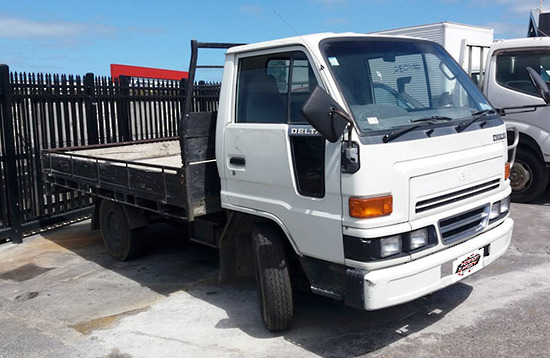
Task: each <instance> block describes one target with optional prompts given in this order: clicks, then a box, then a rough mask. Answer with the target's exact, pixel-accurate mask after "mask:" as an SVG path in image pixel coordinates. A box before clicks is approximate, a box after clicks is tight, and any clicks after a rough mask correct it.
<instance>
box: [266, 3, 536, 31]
mask: <svg viewBox="0 0 550 358" xmlns="http://www.w3.org/2000/svg"><path fill="white" fill-rule="evenodd" d="M541 2H542V0H541ZM541 6H542V5H541ZM273 13H274V14H275V15H277V17H278V18H279V19H280V20H281V21H282V22H283V23H284V24H285V25H286V26H288V28H289V29H290V31H292V32H294V34H296V35H297V36H300V34H299V33H298V32H297V31H296V30H295V29H294V28H293V27H292V26H290V24H289V23H288V22H287V21H286V20H285V19H283V17H282V16H281V15H279V13H278V12H277V10H273Z"/></svg>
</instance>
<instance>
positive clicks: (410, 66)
mask: <svg viewBox="0 0 550 358" xmlns="http://www.w3.org/2000/svg"><path fill="white" fill-rule="evenodd" d="M420 70H422V66H421V65H419V64H418V63H416V62H412V63H406V64H404V65H395V66H394V67H393V73H404V72H409V71H420Z"/></svg>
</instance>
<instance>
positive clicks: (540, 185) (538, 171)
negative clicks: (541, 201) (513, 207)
mask: <svg viewBox="0 0 550 358" xmlns="http://www.w3.org/2000/svg"><path fill="white" fill-rule="evenodd" d="M510 183H511V185H512V200H514V201H515V202H518V203H526V202H530V201H532V200H534V199H536V198H537V197H539V196H540V195H541V194H542V192H543V191H544V190H545V189H546V185H547V184H548V172H547V171H546V167H545V165H544V163H543V162H542V161H541V160H540V159H539V158H538V156H537V155H536V154H535V153H533V152H531V151H529V150H525V149H524V148H518V150H517V154H516V160H515V162H514V165H513V166H512V168H511V170H510Z"/></svg>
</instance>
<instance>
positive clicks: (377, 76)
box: [321, 38, 491, 134]
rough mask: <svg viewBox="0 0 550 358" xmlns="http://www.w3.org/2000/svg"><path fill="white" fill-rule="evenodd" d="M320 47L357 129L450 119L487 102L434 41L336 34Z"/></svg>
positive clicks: (374, 129)
mask: <svg viewBox="0 0 550 358" xmlns="http://www.w3.org/2000/svg"><path fill="white" fill-rule="evenodd" d="M321 50H322V51H323V54H324V56H325V58H326V61H327V63H328V64H329V65H330V68H331V71H332V73H333V75H334V77H335V79H336V81H337V84H338V85H339V87H340V90H341V91H342V93H343V96H344V98H345V100H346V102H347V104H348V107H349V109H350V110H351V114H352V117H353V119H354V121H355V124H356V126H357V128H358V130H359V132H361V133H362V134H370V133H376V132H378V133H380V132H386V131H388V130H391V131H395V130H396V129H399V128H401V127H406V126H411V124H414V123H423V122H426V123H428V124H437V123H442V125H444V124H443V123H445V124H449V123H452V124H455V125H456V122H458V121H464V120H465V119H469V118H472V116H473V115H476V114H478V113H480V112H481V111H484V110H488V109H490V108H491V106H490V105H489V104H488V103H487V101H486V99H485V98H484V97H483V95H482V94H481V93H480V92H479V90H478V89H477V87H476V86H475V85H474V84H473V83H472V81H471V80H470V79H469V78H468V76H467V75H466V74H465V73H464V71H462V69H461V68H460V67H459V66H458V64H456V62H454V61H453V60H452V59H451V58H450V56H449V55H448V54H447V53H446V52H445V51H444V50H443V48H441V47H440V46H439V45H437V44H435V43H431V42H428V41H419V40H407V39H391V38H390V39H388V38H368V39H366V38H344V39H342V38H340V39H334V40H326V41H324V42H322V43H321Z"/></svg>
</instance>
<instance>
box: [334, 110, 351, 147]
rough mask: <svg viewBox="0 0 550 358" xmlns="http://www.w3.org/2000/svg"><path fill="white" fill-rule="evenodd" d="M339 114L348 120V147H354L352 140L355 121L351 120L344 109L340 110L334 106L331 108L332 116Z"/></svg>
mask: <svg viewBox="0 0 550 358" xmlns="http://www.w3.org/2000/svg"><path fill="white" fill-rule="evenodd" d="M335 114H337V115H339V116H340V117H342V118H344V119H345V120H346V121H348V123H349V124H351V125H349V126H348V140H347V147H348V148H351V147H353V142H352V140H351V131H352V127H353V121H352V120H351V118H350V116H349V115H348V114H347V113H346V112H343V111H339V110H338V109H336V108H334V107H332V108H331V109H330V115H331V117H334V115H335Z"/></svg>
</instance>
